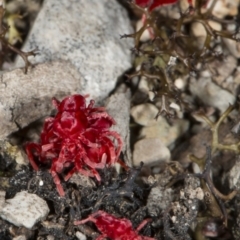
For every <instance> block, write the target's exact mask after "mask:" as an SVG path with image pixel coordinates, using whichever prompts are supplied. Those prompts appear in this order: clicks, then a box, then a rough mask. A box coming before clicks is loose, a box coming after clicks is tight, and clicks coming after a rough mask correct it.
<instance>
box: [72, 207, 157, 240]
mask: <svg viewBox="0 0 240 240" xmlns="http://www.w3.org/2000/svg"><path fill="white" fill-rule="evenodd" d="M149 221H150V219H145V220H143V222H142V223H141V224H140V225H139V226H138V228H137V229H136V230H134V229H133V227H132V223H131V222H130V220H128V219H126V218H121V219H119V218H116V217H115V216H114V215H111V214H108V213H106V212H104V211H101V210H99V211H97V212H95V213H93V214H91V215H90V216H89V217H88V218H86V219H83V220H80V221H75V222H74V224H75V225H79V224H84V223H86V222H93V223H94V224H95V225H96V227H97V228H98V230H99V231H100V232H101V233H102V235H101V236H99V237H98V238H97V239H96V240H101V239H104V238H106V237H108V238H110V239H112V240H155V238H151V237H145V236H141V235H139V234H138V232H139V231H140V230H141V229H142V228H143V227H144V226H145V225H146V224H147V223H148V222H149Z"/></svg>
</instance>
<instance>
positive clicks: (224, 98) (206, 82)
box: [190, 78, 236, 112]
mask: <svg viewBox="0 0 240 240" xmlns="http://www.w3.org/2000/svg"><path fill="white" fill-rule="evenodd" d="M190 91H191V93H192V94H193V95H195V96H197V97H198V98H199V99H200V100H201V101H202V102H203V103H204V104H206V105H207V106H212V107H215V108H217V109H219V110H220V111H221V112H224V111H225V110H226V109H227V108H228V106H229V104H234V102H235V100H236V97H235V96H234V95H233V94H231V93H230V92H228V91H226V90H224V89H222V88H221V87H219V86H218V85H217V84H215V83H214V82H213V81H212V79H211V78H200V79H194V78H192V79H191V80H190Z"/></svg>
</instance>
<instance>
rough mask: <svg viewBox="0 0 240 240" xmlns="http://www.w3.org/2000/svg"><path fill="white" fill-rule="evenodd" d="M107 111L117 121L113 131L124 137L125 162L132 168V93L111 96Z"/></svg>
mask: <svg viewBox="0 0 240 240" xmlns="http://www.w3.org/2000/svg"><path fill="white" fill-rule="evenodd" d="M106 110H107V112H108V113H109V114H110V115H111V116H112V117H113V118H114V120H115V121H116V124H115V125H113V126H112V128H111V130H113V131H116V132H118V133H119V134H120V135H121V137H122V140H123V148H122V152H123V155H124V160H125V162H126V163H127V165H128V166H132V162H131V150H130V132H129V120H130V119H129V118H130V116H129V115H130V113H129V112H130V92H129V91H127V92H125V93H115V94H113V95H112V96H110V97H109V99H108V100H107V103H106Z"/></svg>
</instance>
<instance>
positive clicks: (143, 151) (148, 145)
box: [133, 138, 170, 167]
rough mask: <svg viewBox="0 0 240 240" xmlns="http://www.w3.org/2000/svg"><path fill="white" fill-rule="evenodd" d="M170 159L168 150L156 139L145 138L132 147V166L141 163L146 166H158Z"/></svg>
mask: <svg viewBox="0 0 240 240" xmlns="http://www.w3.org/2000/svg"><path fill="white" fill-rule="evenodd" d="M169 159H170V151H169V149H168V148H167V147H166V146H165V145H164V144H163V143H162V141H161V140H160V139H157V138H145V139H142V140H139V141H138V142H136V143H135V145H134V151H133V165H134V166H139V165H140V163H141V162H143V163H144V164H145V165H146V166H150V167H152V166H158V165H159V164H161V163H165V162H168V161H169Z"/></svg>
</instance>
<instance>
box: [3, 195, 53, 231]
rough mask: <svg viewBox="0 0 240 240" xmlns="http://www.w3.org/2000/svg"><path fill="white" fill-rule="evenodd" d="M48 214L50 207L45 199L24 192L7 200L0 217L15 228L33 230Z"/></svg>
mask: <svg viewBox="0 0 240 240" xmlns="http://www.w3.org/2000/svg"><path fill="white" fill-rule="evenodd" d="M48 213H49V208H48V205H47V203H46V202H45V201H44V200H43V199H41V198H40V197H38V196H37V195H36V194H31V193H27V192H26V191H23V192H19V193H17V194H16V195H15V197H14V198H12V199H8V200H6V203H5V206H4V207H3V208H2V210H1V211H0V217H1V218H2V219H4V220H6V221H8V222H10V223H12V224H14V225H15V226H18V227H21V226H23V227H25V228H28V229H31V228H32V227H33V226H34V225H35V224H36V223H37V222H39V221H41V220H44V219H45V218H46V217H47V215H48Z"/></svg>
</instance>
